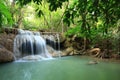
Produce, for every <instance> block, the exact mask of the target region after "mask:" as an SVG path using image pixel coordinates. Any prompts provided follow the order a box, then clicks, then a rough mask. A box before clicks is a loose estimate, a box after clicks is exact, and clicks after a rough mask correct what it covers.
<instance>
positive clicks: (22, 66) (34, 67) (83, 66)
mask: <svg viewBox="0 0 120 80" xmlns="http://www.w3.org/2000/svg"><path fill="white" fill-rule="evenodd" d="M90 60H92V59H91V58H86V57H79V56H70V57H62V58H58V59H51V60H43V61H32V62H13V63H6V64H0V80H120V63H115V62H99V63H98V64H95V65H88V64H87V63H88V62H89V61H90Z"/></svg>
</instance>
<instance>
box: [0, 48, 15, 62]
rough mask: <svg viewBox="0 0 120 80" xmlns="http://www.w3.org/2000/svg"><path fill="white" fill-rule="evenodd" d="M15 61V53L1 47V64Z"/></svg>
mask: <svg viewBox="0 0 120 80" xmlns="http://www.w3.org/2000/svg"><path fill="white" fill-rule="evenodd" d="M13 60H14V55H13V53H12V52H10V51H8V50H7V49H5V48H4V47H0V63H3V62H11V61H13Z"/></svg>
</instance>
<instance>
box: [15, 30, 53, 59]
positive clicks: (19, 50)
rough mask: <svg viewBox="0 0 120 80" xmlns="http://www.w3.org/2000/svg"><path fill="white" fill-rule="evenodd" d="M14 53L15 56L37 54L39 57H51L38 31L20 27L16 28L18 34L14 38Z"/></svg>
mask: <svg viewBox="0 0 120 80" xmlns="http://www.w3.org/2000/svg"><path fill="white" fill-rule="evenodd" d="M14 54H15V56H16V57H21V56H22V57H24V56H27V55H35V56H36V55H39V58H52V57H51V55H50V54H49V52H48V51H47V48H46V41H45V40H44V39H43V38H42V37H41V35H40V33H39V32H31V31H27V30H21V29H20V30H18V34H17V35H16V37H15V39H14ZM30 58H31V57H30ZM37 58H38V57H37Z"/></svg>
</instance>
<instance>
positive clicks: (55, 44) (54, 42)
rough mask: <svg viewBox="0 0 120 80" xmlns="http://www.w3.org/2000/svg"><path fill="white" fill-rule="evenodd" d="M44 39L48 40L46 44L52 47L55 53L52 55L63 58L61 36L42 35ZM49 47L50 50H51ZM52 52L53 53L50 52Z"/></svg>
mask: <svg viewBox="0 0 120 80" xmlns="http://www.w3.org/2000/svg"><path fill="white" fill-rule="evenodd" d="M42 36H43V38H44V39H46V43H47V45H48V46H50V47H52V48H53V49H51V50H53V52H52V53H56V54H57V56H59V57H61V55H60V53H61V52H60V39H59V34H58V33H56V34H46V35H42ZM50 47H49V48H50ZM50 52H51V51H50Z"/></svg>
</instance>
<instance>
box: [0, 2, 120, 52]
mask: <svg viewBox="0 0 120 80" xmlns="http://www.w3.org/2000/svg"><path fill="white" fill-rule="evenodd" d="M3 27H12V28H22V29H28V30H47V31H55V32H56V31H57V32H61V33H64V34H65V35H66V36H67V37H71V36H74V35H75V36H77V37H80V38H83V39H84V48H85V49H86V48H87V46H88V43H87V42H88V41H90V42H91V43H92V45H90V47H95V44H100V43H103V42H105V44H104V45H105V46H106V47H107V49H112V50H114V51H117V53H118V54H120V0H0V28H1V29H2V28H3ZM106 47H105V48H106Z"/></svg>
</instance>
